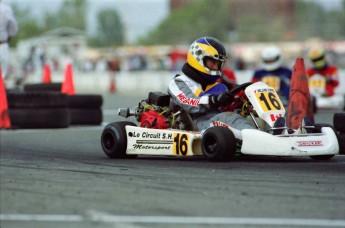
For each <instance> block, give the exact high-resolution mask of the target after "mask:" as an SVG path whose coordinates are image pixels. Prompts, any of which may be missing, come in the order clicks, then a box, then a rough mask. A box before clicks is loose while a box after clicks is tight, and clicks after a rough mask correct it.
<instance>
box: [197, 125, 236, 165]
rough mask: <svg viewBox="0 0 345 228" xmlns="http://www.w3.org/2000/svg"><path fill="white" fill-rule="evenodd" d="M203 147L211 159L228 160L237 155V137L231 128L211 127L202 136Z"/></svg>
mask: <svg viewBox="0 0 345 228" xmlns="http://www.w3.org/2000/svg"><path fill="white" fill-rule="evenodd" d="M201 148H202V152H203V154H204V155H205V157H207V158H208V159H209V160H210V161H228V160H230V159H231V158H232V157H234V156H235V153H236V138H235V136H234V133H232V131H231V130H230V129H229V128H226V127H219V126H217V127H211V128H208V129H207V130H206V131H205V133H204V134H203V136H202V141H201Z"/></svg>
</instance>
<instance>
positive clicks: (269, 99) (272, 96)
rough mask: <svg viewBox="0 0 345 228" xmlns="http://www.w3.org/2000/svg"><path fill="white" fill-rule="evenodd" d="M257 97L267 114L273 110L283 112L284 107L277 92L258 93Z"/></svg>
mask: <svg viewBox="0 0 345 228" xmlns="http://www.w3.org/2000/svg"><path fill="white" fill-rule="evenodd" d="M256 97H257V98H258V99H259V101H260V106H261V108H262V109H263V110H264V111H265V112H267V111H271V110H282V107H283V105H282V104H281V102H280V100H279V97H278V94H277V93H276V92H274V93H272V92H263V93H257V94H256Z"/></svg>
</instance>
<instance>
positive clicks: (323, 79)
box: [307, 48, 339, 96]
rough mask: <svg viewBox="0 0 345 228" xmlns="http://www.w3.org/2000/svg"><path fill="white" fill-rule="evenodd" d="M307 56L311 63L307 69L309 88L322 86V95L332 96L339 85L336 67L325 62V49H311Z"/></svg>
mask: <svg viewBox="0 0 345 228" xmlns="http://www.w3.org/2000/svg"><path fill="white" fill-rule="evenodd" d="M308 57H309V59H310V61H311V63H312V65H313V66H312V67H310V68H309V69H307V75H308V78H309V88H311V89H313V88H316V87H319V88H322V87H323V88H324V92H323V94H322V95H323V96H333V95H334V90H335V89H336V87H337V86H338V85H339V75H338V68H337V67H336V66H334V65H331V64H329V63H328V62H327V60H326V56H325V51H324V50H323V49H321V48H314V49H311V50H310V52H309V55H308Z"/></svg>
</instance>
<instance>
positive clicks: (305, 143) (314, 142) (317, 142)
mask: <svg viewBox="0 0 345 228" xmlns="http://www.w3.org/2000/svg"><path fill="white" fill-rule="evenodd" d="M297 146H323V144H322V141H320V140H312V141H297Z"/></svg>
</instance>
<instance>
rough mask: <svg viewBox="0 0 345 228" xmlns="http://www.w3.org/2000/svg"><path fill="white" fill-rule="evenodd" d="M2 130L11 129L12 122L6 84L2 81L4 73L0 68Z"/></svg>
mask: <svg viewBox="0 0 345 228" xmlns="http://www.w3.org/2000/svg"><path fill="white" fill-rule="evenodd" d="M2 128H11V121H10V117H9V115H8V105H7V97H6V90H5V83H4V81H3V80H2V71H1V67H0V129H2Z"/></svg>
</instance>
